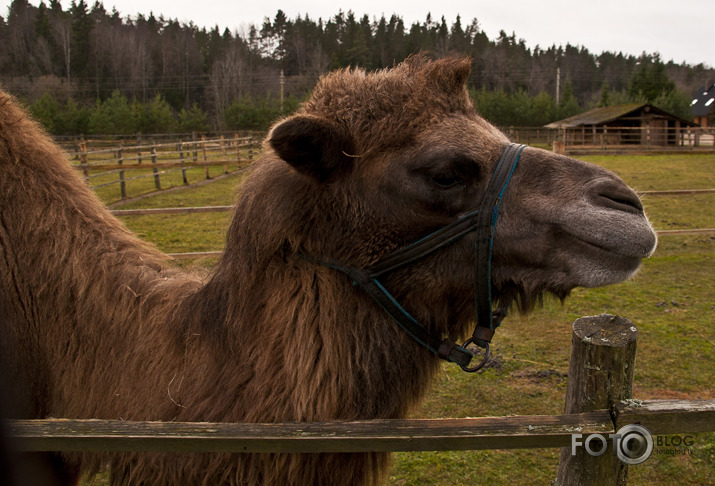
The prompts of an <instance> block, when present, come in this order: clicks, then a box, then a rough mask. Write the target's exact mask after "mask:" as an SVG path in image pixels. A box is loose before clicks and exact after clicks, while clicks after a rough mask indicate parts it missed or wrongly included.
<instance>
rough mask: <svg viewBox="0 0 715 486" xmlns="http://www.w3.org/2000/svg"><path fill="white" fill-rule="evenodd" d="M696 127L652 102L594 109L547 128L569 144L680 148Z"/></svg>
mask: <svg viewBox="0 0 715 486" xmlns="http://www.w3.org/2000/svg"><path fill="white" fill-rule="evenodd" d="M692 126H695V124H694V123H693V122H691V121H688V120H685V119H682V118H679V117H677V116H675V115H673V114H670V113H668V112H666V111H663V110H661V109H660V108H657V107H655V106H653V105H651V104H650V103H629V104H625V105H617V106H606V107H602V108H594V109H593V110H589V111H587V112H584V113H581V114H579V115H574V116H572V117H569V118H564V119H563V120H559V121H556V122H553V123H549V124H548V125H546V127H547V128H558V129H561V130H563V131H564V136H565V140H564V141H565V142H566V143H567V144H569V145H574V144H575V145H678V144H679V143H680V142H681V136H682V129H684V128H688V127H692Z"/></svg>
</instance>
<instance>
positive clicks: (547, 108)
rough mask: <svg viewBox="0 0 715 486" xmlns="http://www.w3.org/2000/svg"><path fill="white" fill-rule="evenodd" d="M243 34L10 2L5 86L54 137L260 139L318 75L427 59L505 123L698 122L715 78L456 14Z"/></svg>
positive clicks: (2, 36) (647, 57) (340, 16)
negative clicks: (599, 115)
mask: <svg viewBox="0 0 715 486" xmlns="http://www.w3.org/2000/svg"><path fill="white" fill-rule="evenodd" d="M232 23H234V24H236V25H239V24H241V19H232ZM243 30H244V31H241V32H239V31H230V30H229V29H224V30H220V28H219V27H218V26H215V27H213V28H209V29H207V28H205V27H199V26H197V25H194V24H193V23H191V22H190V23H188V24H186V23H180V22H178V21H177V20H172V19H166V18H164V17H163V16H162V15H158V17H157V16H155V14H154V13H152V14H150V15H149V16H148V17H147V16H144V15H141V14H139V15H131V14H127V15H125V13H120V12H118V11H117V10H116V8H112V9H111V10H107V8H105V6H104V5H103V4H102V3H101V2H99V1H96V2H95V3H94V4H93V5H91V6H90V5H89V4H88V3H87V2H86V1H85V0H79V1H77V0H73V1H72V3H71V5H70V6H69V7H68V8H67V9H66V10H65V9H63V7H62V5H61V4H60V2H59V1H58V0H49V3H45V1H44V0H42V1H40V3H39V4H38V5H37V6H35V5H32V4H30V3H29V2H28V0H13V2H12V3H11V4H10V6H9V8H8V11H7V16H6V17H0V45H2V46H3V49H1V50H0V85H2V86H3V87H4V89H6V90H8V91H10V92H11V93H13V94H14V95H15V96H17V97H18V98H20V99H21V100H22V101H23V102H24V103H26V104H27V105H28V106H29V107H30V109H31V110H32V112H33V114H34V115H35V116H36V117H37V118H38V119H40V120H41V121H42V122H43V123H44V124H45V126H46V127H47V129H48V130H49V131H50V132H52V133H54V134H58V135H63V134H67V135H69V134H80V133H87V134H89V133H94V134H100V133H101V134H130V133H136V132H142V133H167V132H189V131H208V130H226V129H229V130H234V129H252V130H265V129H266V128H267V127H268V126H269V125H270V123H271V121H272V120H274V119H275V118H276V117H277V116H280V115H281V114H285V113H289V112H290V111H292V110H294V109H295V108H296V107H297V106H298V103H299V102H300V101H301V100H302V99H304V98H305V97H306V96H308V94H309V93H310V90H311V88H312V86H313V85H314V84H315V82H316V81H317V79H318V78H319V76H320V75H321V74H323V73H325V72H327V71H330V70H333V69H337V68H344V67H351V66H357V67H362V68H365V69H368V70H373V69H381V68H386V67H390V66H392V65H394V64H395V63H397V62H400V61H401V60H403V59H405V58H406V57H407V56H409V55H411V54H414V53H418V52H427V53H429V55H431V56H434V57H441V56H445V55H451V54H455V53H457V54H464V55H468V56H470V57H471V59H472V62H473V67H472V74H471V77H470V79H469V81H468V87H469V89H470V92H471V93H472V96H473V98H474V101H475V105H476V106H477V109H478V111H479V112H480V113H481V114H482V115H483V116H485V117H486V118H487V119H489V120H490V121H492V122H493V123H495V124H497V125H499V126H541V125H543V124H546V123H549V122H551V121H555V120H558V119H560V118H563V117H566V116H570V115H573V114H576V113H579V112H581V111H584V110H586V109H590V108H592V107H595V106H606V105H609V104H619V103H625V102H634V101H643V102H650V103H653V104H655V105H656V106H659V107H660V108H662V109H665V110H666V111H669V112H672V113H674V114H676V115H678V116H680V117H682V118H686V119H688V118H690V119H692V114H691V113H690V100H691V95H692V93H693V92H694V91H695V90H696V89H697V88H699V87H700V86H703V85H705V84H706V83H711V82H713V80H715V69H713V68H711V67H710V66H704V65H702V64H699V65H695V66H693V65H688V64H676V63H673V62H672V61H669V62H665V61H663V60H661V59H660V56H659V55H658V53H645V52H644V53H642V54H640V55H638V56H635V55H632V54H623V53H620V52H619V53H615V52H602V53H598V54H594V53H591V52H589V51H588V50H587V49H586V48H585V47H582V46H578V45H571V44H567V45H566V46H555V45H552V46H543V47H542V46H536V47H533V48H529V47H527V45H526V41H525V40H524V39H521V38H519V37H517V35H516V34H515V33H511V34H508V33H507V32H504V31H501V32H500V34H499V36H498V37H497V38H496V39H490V38H489V37H488V36H487V35H486V33H485V32H484V31H483V30H482V29H481V28H480V24H479V20H478V19H476V18H475V19H472V20H471V21H468V22H467V21H464V20H463V19H461V18H460V17H459V16H458V17H457V18H456V19H454V20H451V21H448V20H446V19H445V18H444V17H441V18H439V19H437V18H436V17H432V16H431V15H428V16H427V18H426V19H425V20H424V21H423V22H415V23H413V24H412V25H406V24H405V22H404V21H403V19H402V18H401V17H400V16H399V15H397V14H393V15H391V16H390V17H389V18H386V17H385V16H382V17H381V18H370V17H368V16H367V15H362V16H359V15H357V14H355V13H354V12H352V11H348V12H343V11H338V13H336V14H335V15H334V16H333V17H331V18H329V19H317V20H315V19H311V18H310V17H309V16H308V15H305V16H300V17H297V18H294V19H289V18H287V16H286V15H285V14H284V12H283V11H281V10H279V11H278V12H277V13H276V14H275V16H274V17H273V18H272V19H271V18H266V19H265V20H264V22H263V24H262V25H249V26H248V27H246V28H245V29H243Z"/></svg>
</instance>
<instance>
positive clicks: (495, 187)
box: [301, 143, 526, 372]
mask: <svg viewBox="0 0 715 486" xmlns="http://www.w3.org/2000/svg"><path fill="white" fill-rule="evenodd" d="M525 147H526V146H525V145H520V144H516V143H510V144H509V145H507V146H506V148H505V149H504V151H503V152H502V155H501V157H500V159H499V163H498V164H497V167H496V169H495V170H494V174H492V178H491V180H490V181H489V185H488V186H487V191H486V192H485V194H484V196H483V197H482V201H481V203H480V204H479V209H478V210H477V211H473V212H471V213H468V214H466V215H464V216H462V217H461V218H459V219H458V220H456V221H454V222H452V223H450V224H448V225H447V226H444V227H442V228H440V229H438V230H437V231H435V232H433V233H430V234H429V235H427V236H425V237H424V238H422V239H420V240H418V241H416V242H414V243H412V244H410V245H408V246H405V247H403V248H400V249H398V250H396V251H394V252H393V253H391V254H389V255H387V256H386V257H384V258H382V259H381V260H379V261H378V262H377V263H375V264H374V265H372V266H370V267H367V268H355V267H349V266H345V265H341V264H337V263H333V262H326V261H320V260H314V259H312V258H308V257H306V256H304V255H301V256H303V257H304V258H306V259H308V260H311V261H314V262H317V263H320V264H321V265H325V266H327V267H330V268H333V269H335V270H339V271H341V272H343V273H345V274H347V275H348V276H349V277H350V278H351V279H352V281H353V285H356V286H358V287H360V288H361V289H363V290H364V291H365V292H367V293H368V295H370V297H372V298H373V299H375V301H377V303H378V304H380V305H381V306H382V308H383V309H384V310H385V312H387V313H388V314H389V315H390V317H392V318H393V319H394V320H395V321H396V322H397V324H398V325H399V326H400V327H401V328H402V329H403V330H404V331H405V332H407V334H409V335H410V336H411V337H412V339H414V340H415V341H417V342H418V343H419V344H421V345H422V346H424V347H425V348H427V349H428V350H430V351H431V352H432V353H434V354H436V355H437V356H439V357H440V358H442V359H444V360H447V361H450V362H453V363H457V364H458V365H459V366H460V367H461V368H462V369H463V370H464V371H468V372H474V371H477V370H479V369H480V368H482V367H483V366H484V365H485V364H486V362H487V360H488V359H489V343H490V341H491V339H492V336H493V335H494V331H495V330H496V328H497V327H498V326H499V324H501V321H502V320H503V319H504V317H506V314H507V309H506V308H502V309H497V310H496V311H493V310H492V290H491V289H492V285H491V260H492V243H493V240H494V227H495V226H496V223H497V217H498V216H499V205H500V204H501V200H502V196H503V195H504V192H505V191H506V188H507V185H508V184H509V181H510V180H511V176H512V174H513V173H514V169H515V168H516V164H517V162H518V161H519V156H520V155H521V152H522V151H523V150H524V148H525ZM472 231H476V232H477V241H476V243H475V245H474V251H475V268H474V301H475V306H476V318H477V319H476V320H477V324H476V327H475V328H474V333H472V336H471V337H470V338H469V339H467V340H466V341H465V342H464V344H462V345H461V346H459V345H457V344H456V343H455V342H454V340H452V339H451V338H449V337H448V338H445V339H442V338H441V337H438V336H434V335H432V334H430V333H429V331H428V330H427V328H426V327H425V326H423V325H422V324H420V323H419V322H418V321H417V320H416V319H415V318H414V317H412V316H411V315H410V314H409V313H408V312H407V311H406V310H405V309H404V308H402V306H401V305H400V304H399V303H398V302H397V301H396V300H395V298H394V297H392V295H391V294H390V293H389V292H388V291H387V289H385V287H383V286H382V284H381V283H380V282H379V281H378V278H380V277H381V276H383V275H385V274H386V273H389V272H391V271H393V270H395V269H397V268H400V267H403V266H405V265H407V264H409V263H412V262H414V261H416V260H419V259H421V258H424V257H425V256H427V255H429V254H430V253H432V252H434V251H436V250H438V249H440V248H444V247H446V246H447V245H450V244H451V243H454V242H455V241H457V240H458V239H460V238H461V237H463V236H464V235H466V234H468V233H471V232H472ZM470 344H475V345H477V346H479V347H481V348H484V350H485V351H484V358H483V359H482V360H481V362H480V363H479V364H478V365H476V366H473V367H471V368H470V367H469V363H470V361H471V360H472V358H473V357H474V353H472V352H471V351H469V350H468V349H467V346H469V345H470Z"/></svg>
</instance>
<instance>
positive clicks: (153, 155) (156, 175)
mask: <svg viewBox="0 0 715 486" xmlns="http://www.w3.org/2000/svg"><path fill="white" fill-rule="evenodd" d="M151 163H152V164H156V145H154V141H153V140H152V144H151ZM151 171H152V172H153V173H154V185H155V186H156V188H157V190H161V180H160V179H159V169H157V168H156V167H153V168H152V169H151Z"/></svg>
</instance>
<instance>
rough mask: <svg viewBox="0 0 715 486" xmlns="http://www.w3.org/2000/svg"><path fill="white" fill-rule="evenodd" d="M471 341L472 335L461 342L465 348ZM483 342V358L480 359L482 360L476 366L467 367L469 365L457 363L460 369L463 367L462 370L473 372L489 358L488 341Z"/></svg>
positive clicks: (472, 339)
mask: <svg viewBox="0 0 715 486" xmlns="http://www.w3.org/2000/svg"><path fill="white" fill-rule="evenodd" d="M473 343H474V338H473V337H470V338H469V339H467V340H466V341H464V344H462V347H463V348H465V349H466V348H467V346H469V345H470V344H473ZM484 344H485V345H486V347H485V350H484V358H483V359H482V361H481V362H480V363H479V364H478V365H477V366H474V367H473V368H469V367H467V366H464V365H459V367H460V368H462V369H463V370H464V371H466V372H467V373H474V372H475V371H479V370H480V369H482V367H483V366H484V365H485V364H486V363H487V361H488V360H489V343H484Z"/></svg>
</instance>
